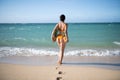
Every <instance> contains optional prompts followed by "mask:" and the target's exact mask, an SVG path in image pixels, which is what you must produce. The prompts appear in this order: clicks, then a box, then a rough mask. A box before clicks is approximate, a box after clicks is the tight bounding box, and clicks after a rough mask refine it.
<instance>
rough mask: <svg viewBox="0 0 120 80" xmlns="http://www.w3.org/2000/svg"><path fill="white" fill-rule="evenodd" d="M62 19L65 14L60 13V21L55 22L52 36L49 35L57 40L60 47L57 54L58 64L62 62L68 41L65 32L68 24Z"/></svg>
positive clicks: (53, 39)
mask: <svg viewBox="0 0 120 80" xmlns="http://www.w3.org/2000/svg"><path fill="white" fill-rule="evenodd" d="M64 21H65V15H64V14H62V15H61V16H60V22H59V23H57V24H56V26H55V28H54V29H53V31H52V36H51V38H52V41H53V42H57V44H58V47H59V49H60V52H59V54H58V64H59V65H61V64H62V60H63V56H64V49H65V45H66V43H67V42H68V33H67V29H68V26H67V24H66V23H65V22H64Z"/></svg>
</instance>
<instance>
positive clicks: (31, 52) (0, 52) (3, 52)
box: [0, 47, 120, 57]
mask: <svg viewBox="0 0 120 80" xmlns="http://www.w3.org/2000/svg"><path fill="white" fill-rule="evenodd" d="M58 53H59V50H55V49H52V48H51V49H37V48H17V47H16V48H15V47H1V48H0V57H6V56H56V55H58ZM64 55H65V56H120V49H115V50H107V49H101V50H97V49H72V50H71V49H69V50H66V51H65V54H64Z"/></svg>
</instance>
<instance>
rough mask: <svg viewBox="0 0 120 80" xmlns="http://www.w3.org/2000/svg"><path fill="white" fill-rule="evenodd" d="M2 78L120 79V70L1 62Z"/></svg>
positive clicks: (27, 79) (43, 79)
mask: <svg viewBox="0 0 120 80" xmlns="http://www.w3.org/2000/svg"><path fill="white" fill-rule="evenodd" d="M0 80H120V70H115V69H105V68H97V67H93V66H90V67H87V66H77V65H74V66H73V65H64V64H63V65H61V66H58V67H56V66H55V65H46V66H37V65H19V64H5V63H0Z"/></svg>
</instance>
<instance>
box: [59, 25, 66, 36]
mask: <svg viewBox="0 0 120 80" xmlns="http://www.w3.org/2000/svg"><path fill="white" fill-rule="evenodd" d="M58 25H59V27H58V30H59V33H58V34H61V35H63V36H65V29H64V28H63V29H61V26H62V25H61V24H58Z"/></svg>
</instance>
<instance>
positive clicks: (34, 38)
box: [0, 23, 120, 54]
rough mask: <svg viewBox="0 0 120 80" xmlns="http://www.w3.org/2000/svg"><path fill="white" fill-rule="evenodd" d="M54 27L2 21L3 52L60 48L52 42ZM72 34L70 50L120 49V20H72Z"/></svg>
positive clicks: (1, 45) (0, 41)
mask: <svg viewBox="0 0 120 80" xmlns="http://www.w3.org/2000/svg"><path fill="white" fill-rule="evenodd" d="M54 26H55V23H40V24H38V23H34V24H32V23H30V24H0V52H1V54H3V53H5V51H8V52H7V53H9V48H10V49H11V48H12V49H13V48H20V49H21V48H22V49H23V48H24V49H25V48H27V49H28V50H29V48H30V49H35V50H36V49H44V50H45V49H48V48H56V47H57V44H56V43H53V42H52V41H51V32H52V29H53V28H54ZM68 34H69V43H68V44H67V49H68V50H69V49H74V50H78V49H92V50H93V49H107V50H108V49H117V50H120V23H69V24H68ZM6 47H7V49H6ZM27 49H26V50H27ZM13 50H14V49H13ZM26 50H25V51H26ZM23 51H24V50H23ZM45 51H46V50H45ZM115 51H116V50H115ZM38 52H39V51H38ZM119 54H120V53H119Z"/></svg>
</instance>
